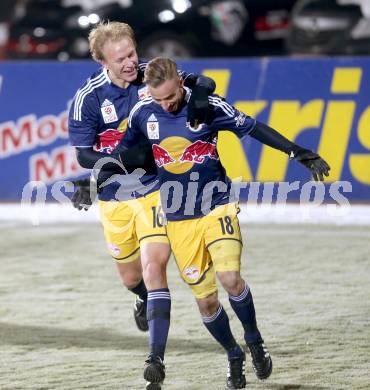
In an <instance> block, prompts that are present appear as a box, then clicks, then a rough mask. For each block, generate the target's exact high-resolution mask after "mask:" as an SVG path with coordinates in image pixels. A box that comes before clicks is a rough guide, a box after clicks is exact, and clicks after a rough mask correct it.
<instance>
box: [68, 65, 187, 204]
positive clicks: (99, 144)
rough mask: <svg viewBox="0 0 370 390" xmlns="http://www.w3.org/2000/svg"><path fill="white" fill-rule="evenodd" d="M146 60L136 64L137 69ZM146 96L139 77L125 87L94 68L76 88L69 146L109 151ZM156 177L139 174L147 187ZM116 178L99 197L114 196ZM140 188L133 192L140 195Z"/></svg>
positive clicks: (120, 136)
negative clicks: (131, 112) (134, 108)
mask: <svg viewBox="0 0 370 390" xmlns="http://www.w3.org/2000/svg"><path fill="white" fill-rule="evenodd" d="M145 66H146V63H141V64H140V65H139V67H140V72H141V74H142V71H143V70H144V69H145ZM179 74H180V76H181V77H182V78H183V79H186V78H187V77H188V76H189V75H188V74H187V73H185V72H182V71H180V72H179ZM147 96H149V93H148V89H147V87H146V85H145V84H144V83H143V82H142V81H141V78H140V74H139V77H138V80H137V81H135V82H134V83H131V84H130V85H129V86H128V87H127V88H121V87H119V86H117V85H115V84H113V83H112V82H111V80H110V78H109V77H108V74H107V70H106V69H105V68H101V69H99V70H98V71H96V72H94V73H93V74H92V75H91V77H90V78H89V79H88V80H86V82H85V83H84V84H83V85H82V87H81V88H80V89H79V90H78V91H77V93H76V95H75V97H74V99H73V102H72V105H71V108H70V112H69V122H68V127H69V140H70V143H71V145H72V146H76V147H93V148H94V149H95V150H97V151H101V152H105V153H111V152H112V151H113V150H114V148H115V147H116V146H117V145H118V143H119V141H120V140H121V138H122V137H123V135H124V134H125V132H126V128H127V120H128V116H129V113H130V110H131V109H132V108H133V107H134V106H135V104H136V103H137V102H138V101H139V100H141V99H144V98H146V97H147ZM155 180H156V177H155V176H153V175H145V176H142V177H141V179H140V181H141V182H142V184H143V186H144V187H146V188H151V191H153V190H155V189H156V187H155V186H153V185H152V186H149V184H154V182H155ZM119 188H120V183H119V182H113V183H111V184H109V185H106V186H104V187H103V188H102V189H101V193H100V194H99V199H101V200H112V199H115V195H116V193H117V190H119ZM142 194H143V191H138V192H137V193H136V194H135V195H136V196H141V195H142Z"/></svg>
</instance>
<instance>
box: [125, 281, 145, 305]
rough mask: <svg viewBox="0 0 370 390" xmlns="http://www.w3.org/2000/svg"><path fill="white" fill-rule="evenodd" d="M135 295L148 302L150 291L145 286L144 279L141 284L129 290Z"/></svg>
mask: <svg viewBox="0 0 370 390" xmlns="http://www.w3.org/2000/svg"><path fill="white" fill-rule="evenodd" d="M129 290H130V291H132V292H133V293H134V294H135V295H137V296H138V297H139V298H140V299H141V300H143V301H146V300H147V299H148V290H147V289H146V286H145V284H144V281H143V279H141V280H140V282H139V284H138V285H137V286H135V287H134V288H129Z"/></svg>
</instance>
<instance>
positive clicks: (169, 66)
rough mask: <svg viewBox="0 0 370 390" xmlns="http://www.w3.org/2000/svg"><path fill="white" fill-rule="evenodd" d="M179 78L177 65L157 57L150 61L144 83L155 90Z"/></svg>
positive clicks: (168, 59)
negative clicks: (166, 82) (168, 81)
mask: <svg viewBox="0 0 370 390" xmlns="http://www.w3.org/2000/svg"><path fill="white" fill-rule="evenodd" d="M178 77H179V74H178V72H177V65H176V63H175V62H174V61H172V60H171V59H170V58H165V57H156V58H154V59H153V60H151V61H149V62H148V65H147V66H146V69H145V72H144V82H145V83H146V84H148V85H150V86H151V87H153V88H157V87H158V86H159V85H161V84H163V83H164V82H165V81H167V80H173V79H175V78H178Z"/></svg>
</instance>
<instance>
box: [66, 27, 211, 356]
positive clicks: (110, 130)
mask: <svg viewBox="0 0 370 390" xmlns="http://www.w3.org/2000/svg"><path fill="white" fill-rule="evenodd" d="M89 42H90V51H91V55H92V58H93V59H94V60H95V61H97V62H98V63H99V64H101V68H100V69H99V70H97V71H96V72H94V73H93V74H92V75H91V76H90V77H89V78H88V80H87V81H86V82H85V83H84V84H83V85H82V87H81V88H79V90H78V91H77V93H76V95H75V97H74V99H73V103H72V105H71V108H70V113H69V139H70V143H71V144H72V146H74V147H75V148H76V151H77V159H78V162H79V163H80V165H81V166H83V167H85V168H89V169H93V168H94V166H95V167H96V165H95V164H96V163H97V162H98V161H100V159H101V158H102V157H103V156H107V155H111V156H112V158H111V160H113V162H112V161H111V162H109V163H108V164H105V165H104V166H103V167H102V169H100V172H99V177H98V179H99V180H100V181H101V182H103V184H102V186H100V190H99V207H100V214H101V219H102V223H103V228H104V235H105V239H106V242H107V246H108V249H109V252H110V254H111V255H112V257H113V258H114V259H115V260H116V264H117V268H118V272H119V275H120V277H121V279H122V282H123V284H124V285H125V286H126V287H127V288H128V289H129V290H130V291H132V292H133V293H134V294H135V295H136V296H137V299H136V302H135V307H134V314H135V320H136V323H137V326H138V328H139V329H141V330H148V327H149V332H150V337H149V338H150V341H149V342H150V345H151V350H153V351H154V353H155V354H159V355H161V354H162V350H163V349H164V345H165V341H166V339H167V333H168V327H169V320H170V306H171V298H170V293H169V290H168V286H167V278H166V265H167V261H168V258H169V255H170V247H169V245H168V239H167V236H166V232H165V228H164V227H163V222H162V219H161V213H160V209H159V206H158V198H159V196H158V185H157V180H156V169H155V165H154V162H153V158H152V156H151V154H149V156H150V161H149V162H148V161H147V160H146V157H147V153H146V151H147V150H148V149H147V147H148V146H149V148H150V145H149V144H148V142H147V141H146V140H145V142H144V143H143V142H140V143H139V144H138V145H139V146H138V147H137V149H136V151H135V153H134V156H135V163H134V164H133V165H132V164H131V165H130V158H132V154H131V157H130V154H129V153H127V154H125V153H124V155H123V156H121V157H120V158H119V157H118V156H115V155H113V154H110V153H111V152H112V150H113V149H114V147H115V146H116V145H117V144H118V143H119V140H120V139H121V138H122V137H123V136H124V134H125V132H126V127H127V120H128V115H129V112H130V110H131V109H132V107H133V106H134V105H135V104H136V103H137V102H138V101H140V100H142V99H145V97H147V96H148V89H147V87H146V85H145V84H144V83H143V70H144V69H145V66H146V64H145V63H140V62H139V60H138V56H137V52H136V43H135V37H134V32H133V30H132V28H131V27H130V26H129V25H128V24H126V23H120V22H111V23H109V22H107V23H101V24H99V25H97V26H96V27H95V28H94V29H93V30H92V31H91V32H90V35H89ZM179 77H180V78H181V79H182V80H184V82H185V83H186V84H187V85H189V87H191V88H193V90H194V91H195V92H196V95H197V99H200V103H202V98H204V96H206V98H207V93H208V89H209V90H213V89H214V82H213V80H211V79H208V78H205V77H198V76H195V75H193V74H187V73H185V72H179ZM206 100H207V99H206ZM207 102H208V100H207ZM194 103H195V101H194ZM197 103H199V102H197ZM195 106H199V104H196V105H195ZM200 106H201V104H200ZM198 114H199V113H197V111H196V110H193V112H192V114H191V115H190V117H191V118H190V119H191V120H193V121H194V120H196V119H197V115H198ZM140 157H141V158H142V161H141V163H140V164H139V163H138V162H137V161H138V160H140ZM122 158H123V163H124V166H125V167H126V168H128V167H130V168H131V171H132V170H133V171H134V172H136V171H135V168H137V167H139V166H140V167H143V168H144V169H146V171H147V174H145V175H137V176H136V179H137V180H136V185H135V186H134V187H131V188H130V185H129V184H127V183H126V185H127V188H126V191H124V192H123V193H122V191H121V192H119V193H118V192H117V191H118V190H119V189H120V185H121V183H120V182H119V181H117V180H115V178H117V176H115V175H116V174H117V173H118V174H121V176H122V177H125V173H126V172H127V171H126V168H125V169H121V168H119V167H118V166H117V164H115V160H117V163H120V162H121V159H122ZM151 161H152V162H153V164H150V162H151ZM148 166H149V168H150V167H151V166H154V171H153V169H152V171H151V172H148ZM73 201H74V205H75V207H78V208H80V209H81V208H87V207H88V206H89V204H91V199H90V190H89V185H88V184H87V186H85V187H83V186H82V185H80V186H79V188H78V189H77V191H76V193H75V195H74V197H73ZM143 279H144V280H143ZM148 302H149V303H148ZM147 317H148V318H147ZM147 321H148V322H149V325H148V322H147ZM158 323H159V324H160V326H158ZM158 329H160V331H158ZM153 340H155V342H154V341H153Z"/></svg>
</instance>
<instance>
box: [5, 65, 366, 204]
mask: <svg viewBox="0 0 370 390" xmlns="http://www.w3.org/2000/svg"><path fill="white" fill-rule="evenodd" d="M97 67H98V65H97V64H95V63H94V62H90V61H86V62H69V63H57V62H4V63H0V107H1V109H0V177H1V180H0V201H19V200H20V199H21V198H22V191H23V189H24V187H25V185H27V183H28V182H30V181H32V182H36V181H37V182H43V183H45V184H46V185H47V188H48V189H49V188H50V186H51V185H52V184H53V183H55V182H58V181H61V180H68V179H74V178H76V177H79V176H81V175H82V174H84V173H85V172H84V170H83V169H82V168H80V167H79V166H78V163H77V162H76V159H75V155H74V151H73V148H71V147H70V146H69V145H68V123H67V122H68V120H67V118H68V106H69V104H70V102H71V99H72V98H73V96H74V94H75V92H76V90H77V89H78V88H79V87H80V86H81V85H82V83H83V81H84V80H85V79H87V78H88V77H89V75H90V74H91V73H92V72H93V71H94V70H95V69H96V68H97ZM179 67H180V68H181V69H184V70H186V71H189V72H194V73H199V74H200V73H203V74H206V75H209V76H210V77H213V78H214V79H215V80H216V83H217V93H219V94H220V95H222V96H225V97H226V98H227V99H228V101H229V102H230V103H232V104H234V105H235V106H236V107H237V108H238V109H240V110H242V111H244V112H245V113H247V114H248V115H250V116H253V117H255V118H257V119H258V120H260V121H262V122H265V123H268V124H269V125H271V126H272V127H274V128H276V129H277V130H279V131H280V132H281V133H283V134H284V135H285V136H287V137H288V138H289V139H291V140H294V141H295V142H297V143H299V144H300V145H302V146H304V147H307V148H310V149H313V150H316V151H317V152H318V153H319V154H320V155H322V156H323V157H324V158H325V159H326V160H327V161H328V162H329V164H330V165H331V168H332V169H331V175H330V177H329V180H328V181H327V183H328V184H327V186H328V185H329V184H330V183H333V182H337V181H341V182H348V183H347V184H348V185H347V187H346V188H347V191H346V192H348V193H346V197H347V198H349V199H350V200H353V201H364V202H368V201H370V152H369V151H370V90H369V88H368V86H369V85H370V58H347V57H346V58H330V59H282V58H281V59H280V58H263V59H233V60H230V59H224V60H223V59H220V60H195V61H181V62H179ZM219 151H220V155H221V158H222V159H223V161H224V163H225V165H226V167H227V170H228V172H229V175H230V176H231V177H235V178H236V177H239V178H241V179H242V180H243V181H245V182H264V183H266V182H273V183H276V182H289V183H293V182H295V181H300V182H302V183H306V182H307V181H308V180H309V173H308V172H307V171H306V170H305V169H304V168H303V167H302V166H301V165H299V164H297V163H295V162H289V161H288V159H287V158H286V157H285V156H284V155H282V153H281V152H277V151H275V150H272V149H271V148H269V147H266V146H262V145H261V144H259V143H258V142H256V141H254V140H252V139H246V140H244V141H243V144H242V145H241V146H240V143H239V141H236V140H234V139H233V136H232V135H231V134H230V133H229V134H228V133H227V132H225V134H224V135H223V136H221V137H220V146H219ZM348 186H349V187H348ZM293 189H296V188H295V187H294V185H292V187H291V189H290V190H291V191H290V193H289V199H291V200H297V199H299V192H298V191H294V190H293Z"/></svg>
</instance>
